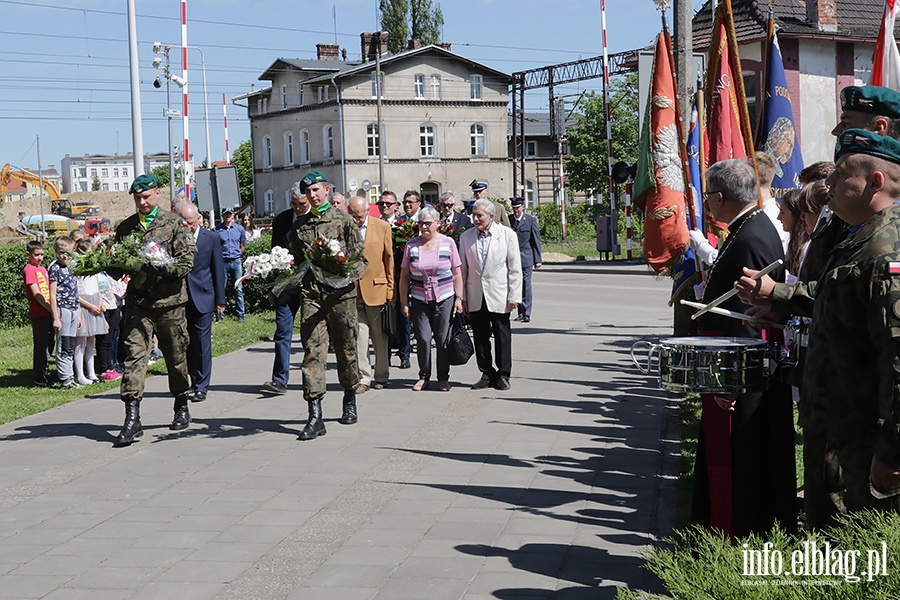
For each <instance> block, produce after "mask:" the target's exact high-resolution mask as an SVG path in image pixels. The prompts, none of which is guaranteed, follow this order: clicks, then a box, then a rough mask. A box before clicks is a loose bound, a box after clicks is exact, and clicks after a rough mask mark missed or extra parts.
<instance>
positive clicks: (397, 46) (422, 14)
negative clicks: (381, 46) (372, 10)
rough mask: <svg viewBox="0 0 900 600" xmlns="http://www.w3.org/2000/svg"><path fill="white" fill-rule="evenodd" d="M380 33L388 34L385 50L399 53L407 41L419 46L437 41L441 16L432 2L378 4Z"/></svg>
mask: <svg viewBox="0 0 900 600" xmlns="http://www.w3.org/2000/svg"><path fill="white" fill-rule="evenodd" d="M378 10H379V11H380V12H381V30H382V31H385V32H387V34H388V36H389V37H388V50H390V51H391V52H393V53H397V52H403V51H404V50H406V48H407V44H408V43H409V41H410V40H411V39H418V40H419V41H420V42H421V43H422V45H423V46H428V45H430V44H437V43H439V42H440V41H441V26H442V25H443V24H444V15H443V13H442V12H441V5H440V4H437V5H435V4H434V2H433V1H432V0H379V2H378Z"/></svg>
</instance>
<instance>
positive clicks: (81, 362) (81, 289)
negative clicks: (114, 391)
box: [74, 238, 109, 385]
mask: <svg viewBox="0 0 900 600" xmlns="http://www.w3.org/2000/svg"><path fill="white" fill-rule="evenodd" d="M75 248H76V249H77V250H78V253H79V254H87V253H88V252H90V251H92V250H93V249H94V245H93V244H92V243H91V240H90V239H87V238H85V239H83V240H80V241H79V242H78V243H77V244H75ZM99 278H100V276H99V275H86V276H81V277H76V278H75V279H76V281H77V282H78V304H79V305H81V318H80V321H81V323H80V325H79V326H78V330H77V331H76V333H75V358H74V362H75V381H76V382H78V383H79V384H81V385H90V384H92V383H97V382H98V381H100V380H99V379H98V378H97V374H96V373H95V372H94V338H95V337H96V336H98V335H105V334H107V333H109V325H107V324H106V317H105V316H104V312H105V311H104V310H103V301H102V299H101V298H100V282H99Z"/></svg>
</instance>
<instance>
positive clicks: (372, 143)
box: [366, 123, 381, 156]
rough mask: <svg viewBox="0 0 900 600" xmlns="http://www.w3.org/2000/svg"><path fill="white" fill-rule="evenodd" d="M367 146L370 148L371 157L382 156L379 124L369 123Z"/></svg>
mask: <svg viewBox="0 0 900 600" xmlns="http://www.w3.org/2000/svg"><path fill="white" fill-rule="evenodd" d="M366 146H367V147H368V153H369V156H378V155H380V154H381V136H380V135H379V132H378V124H377V123H369V125H368V126H367V127H366Z"/></svg>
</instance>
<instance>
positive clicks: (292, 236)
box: [288, 206, 365, 300]
mask: <svg viewBox="0 0 900 600" xmlns="http://www.w3.org/2000/svg"><path fill="white" fill-rule="evenodd" d="M319 236H322V237H324V238H325V239H329V240H337V241H338V242H340V244H341V245H342V246H343V247H344V249H345V250H346V251H347V253H348V254H350V253H353V252H359V251H361V250H362V249H363V246H364V244H363V239H362V236H360V234H359V227H357V226H356V223H354V222H353V218H352V217H351V216H350V215H348V214H347V213H345V212H343V211H340V210H338V209H336V208H334V207H333V206H332V207H330V208H329V209H328V210H327V211H325V214H324V215H322V216H321V217H318V218H317V217H315V216H314V215H313V213H312V211H310V212H308V213H306V214H305V215H303V216H302V217H298V218H297V220H296V221H294V224H293V226H292V228H291V230H290V232H288V242H289V243H290V248H291V253H292V254H293V255H294V265H295V266H296V265H300V264H301V263H303V262H304V261H305V260H307V256H306V249H307V248H309V246H310V245H311V244H313V243H314V242H315V241H316V239H318V237H319ZM362 260H363V261H364V260H365V259H362ZM300 287H301V290H302V291H303V296H304V297H312V298H316V299H321V298H324V297H325V296H328V295H330V294H333V293H334V294H337V298H338V299H340V300H346V299H347V298H355V297H356V288H355V286H354V285H353V284H352V283H351V284H350V285H349V286H346V287H344V288H341V289H340V290H335V289H333V288H331V287H329V286H327V285H324V284H322V283H320V282H319V281H318V280H316V278H315V276H314V275H313V273H312V272H308V273H307V274H306V276H305V277H304V278H303V283H302V285H301V286H300Z"/></svg>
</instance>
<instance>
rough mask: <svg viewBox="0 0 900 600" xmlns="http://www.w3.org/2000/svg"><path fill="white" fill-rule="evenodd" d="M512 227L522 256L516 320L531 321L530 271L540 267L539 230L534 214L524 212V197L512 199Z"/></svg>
mask: <svg viewBox="0 0 900 600" xmlns="http://www.w3.org/2000/svg"><path fill="white" fill-rule="evenodd" d="M512 210H513V218H512V223H511V224H512V228H513V231H515V232H516V236H517V238H518V240H519V252H520V254H521V256H522V303H521V304H519V316H518V317H516V321H521V322H523V323H528V322H529V321H531V273H532V271H533V270H534V269H540V268H541V264H542V262H543V261H542V260H541V232H540V230H539V229H538V222H537V219H535V218H534V215H529V214H528V213H526V212H525V198H513V200H512Z"/></svg>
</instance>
